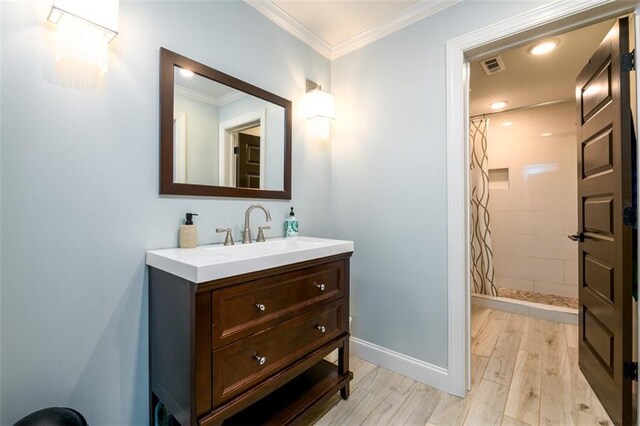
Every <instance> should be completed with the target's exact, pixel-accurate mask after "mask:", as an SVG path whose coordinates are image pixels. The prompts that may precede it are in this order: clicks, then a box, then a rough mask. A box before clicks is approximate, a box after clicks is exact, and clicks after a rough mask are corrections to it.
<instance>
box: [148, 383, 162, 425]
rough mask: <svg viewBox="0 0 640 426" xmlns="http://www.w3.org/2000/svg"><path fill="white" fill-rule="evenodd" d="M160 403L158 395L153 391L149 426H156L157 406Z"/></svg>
mask: <svg viewBox="0 0 640 426" xmlns="http://www.w3.org/2000/svg"><path fill="white" fill-rule="evenodd" d="M158 402H160V400H159V399H158V397H157V396H156V394H155V393H153V391H151V401H150V402H149V404H150V410H149V426H154V425H155V417H156V405H157V404H158Z"/></svg>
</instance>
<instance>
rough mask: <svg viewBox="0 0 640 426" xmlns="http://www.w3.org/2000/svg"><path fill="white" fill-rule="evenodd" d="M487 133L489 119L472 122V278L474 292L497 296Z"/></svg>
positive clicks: (470, 130) (470, 136) (470, 128)
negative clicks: (492, 243) (492, 246)
mask: <svg viewBox="0 0 640 426" xmlns="http://www.w3.org/2000/svg"><path fill="white" fill-rule="evenodd" d="M488 130H489V120H488V119H487V118H481V119H476V120H471V123H470V126H469V132H470V134H469V141H470V143H471V147H470V148H471V161H470V162H471V278H472V281H473V287H474V288H473V291H474V292H476V293H480V294H487V295H490V296H497V295H498V290H497V288H496V286H495V283H494V278H495V271H494V269H493V252H492V250H491V228H490V223H491V220H490V219H491V218H490V215H489V161H488V157H487V133H488Z"/></svg>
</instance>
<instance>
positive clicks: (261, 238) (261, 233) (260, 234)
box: [256, 225, 271, 243]
mask: <svg viewBox="0 0 640 426" xmlns="http://www.w3.org/2000/svg"><path fill="white" fill-rule="evenodd" d="M264 229H271V226H269V225H264V226H258V238H256V242H257V243H264V231H263V230H264Z"/></svg>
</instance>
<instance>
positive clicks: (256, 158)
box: [236, 133, 260, 189]
mask: <svg viewBox="0 0 640 426" xmlns="http://www.w3.org/2000/svg"><path fill="white" fill-rule="evenodd" d="M236 158H237V161H238V162H237V166H236V170H237V173H238V175H237V177H236V182H237V186H238V187H239V188H255V189H260V137H259V136H252V135H247V134H244V133H239V134H238V155H237V156H236Z"/></svg>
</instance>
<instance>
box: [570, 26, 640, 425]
mask: <svg viewBox="0 0 640 426" xmlns="http://www.w3.org/2000/svg"><path fill="white" fill-rule="evenodd" d="M628 49H629V21H628V19H627V18H622V19H620V20H618V22H617V23H616V25H614V27H613V28H612V29H611V31H610V32H609V34H608V35H607V37H606V38H605V39H604V40H603V41H602V43H601V44H600V46H599V47H598V49H597V50H596V52H595V53H594V54H593V56H592V57H591V59H590V60H589V63H588V64H587V65H586V66H585V67H584V68H583V70H582V71H581V72H580V75H579V76H578V78H577V81H576V102H577V111H578V122H577V127H578V225H579V231H580V232H579V234H580V235H579V237H580V238H581V241H580V243H579V251H578V253H579V258H578V264H579V283H580V288H579V302H580V320H579V328H580V334H579V336H580V342H579V360H580V361H579V363H580V368H581V369H582V372H583V373H584V375H585V377H586V378H587V380H588V381H589V383H590V384H591V387H592V388H593V390H594V391H595V393H596V394H597V395H598V398H599V399H600V401H601V402H602V404H603V405H604V407H605V408H606V410H607V411H608V413H609V415H610V416H611V419H612V420H613V421H614V422H615V423H616V424H630V423H631V417H632V391H631V386H632V383H631V381H630V380H628V379H625V378H624V373H623V365H624V362H625V361H632V352H633V351H632V343H633V336H632V334H631V333H632V321H633V318H632V279H633V277H632V273H633V263H632V262H633V251H634V249H633V228H632V227H631V226H627V225H625V224H624V221H623V213H624V210H625V208H632V207H633V197H632V174H633V167H634V160H633V154H634V151H635V150H633V149H632V145H631V137H630V136H631V133H630V130H631V117H630V108H629V107H630V103H629V102H630V101H629V99H630V97H629V90H630V89H629V73H628V72H623V71H622V70H621V55H622V54H623V53H626V52H628Z"/></svg>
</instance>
